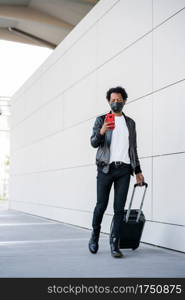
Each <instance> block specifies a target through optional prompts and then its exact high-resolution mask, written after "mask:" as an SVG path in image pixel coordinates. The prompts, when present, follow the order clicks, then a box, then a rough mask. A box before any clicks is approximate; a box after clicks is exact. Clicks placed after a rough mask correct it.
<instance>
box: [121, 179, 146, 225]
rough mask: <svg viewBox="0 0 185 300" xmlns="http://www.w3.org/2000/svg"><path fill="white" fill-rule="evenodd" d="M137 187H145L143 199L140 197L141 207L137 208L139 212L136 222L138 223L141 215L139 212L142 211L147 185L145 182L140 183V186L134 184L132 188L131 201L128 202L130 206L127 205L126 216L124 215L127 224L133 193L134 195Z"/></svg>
mask: <svg viewBox="0 0 185 300" xmlns="http://www.w3.org/2000/svg"><path fill="white" fill-rule="evenodd" d="M137 186H140V187H142V186H145V189H144V193H143V197H142V200H141V205H140V208H139V212H138V214H137V219H136V222H138V221H139V218H140V215H141V210H142V207H143V202H144V198H145V193H146V189H147V187H148V183H146V182H142V184H140V183H135V184H134V188H133V192H132V196H131V200H130V204H129V208H128V211H127V214H126V222H128V219H129V217H130V211H131V206H132V202H133V198H134V193H135V188H136V187H137Z"/></svg>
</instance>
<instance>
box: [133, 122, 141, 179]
mask: <svg viewBox="0 0 185 300" xmlns="http://www.w3.org/2000/svg"><path fill="white" fill-rule="evenodd" d="M134 150H135V157H136V167H135V170H134V173H135V174H138V173H142V170H141V166H140V161H139V158H138V153H137V133H136V123H135V122H134Z"/></svg>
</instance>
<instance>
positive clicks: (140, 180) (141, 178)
mask: <svg viewBox="0 0 185 300" xmlns="http://www.w3.org/2000/svg"><path fill="white" fill-rule="evenodd" d="M136 181H137V183H138V184H139V185H142V183H143V182H144V176H143V174H142V173H138V174H136Z"/></svg>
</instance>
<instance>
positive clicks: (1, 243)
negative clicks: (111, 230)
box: [0, 237, 108, 246]
mask: <svg viewBox="0 0 185 300" xmlns="http://www.w3.org/2000/svg"><path fill="white" fill-rule="evenodd" d="M81 240H84V241H87V240H89V237H88V238H74V239H57V240H31V241H29V240H28V241H25V240H24V241H4V242H0V245H2V246H3V245H5V246H6V245H9V244H32V243H33V244H34V243H53V242H54V243H57V242H68V241H70V242H71V241H81ZM101 240H108V238H101Z"/></svg>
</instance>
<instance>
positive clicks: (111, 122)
mask: <svg viewBox="0 0 185 300" xmlns="http://www.w3.org/2000/svg"><path fill="white" fill-rule="evenodd" d="M109 115H111V116H109ZM114 127H115V119H114V114H107V116H106V118H105V120H104V123H103V126H102V128H101V129H100V134H102V135H103V134H105V133H106V131H107V130H112V129H114Z"/></svg>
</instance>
